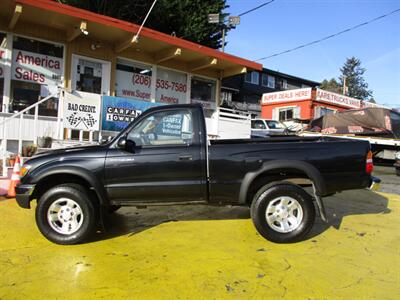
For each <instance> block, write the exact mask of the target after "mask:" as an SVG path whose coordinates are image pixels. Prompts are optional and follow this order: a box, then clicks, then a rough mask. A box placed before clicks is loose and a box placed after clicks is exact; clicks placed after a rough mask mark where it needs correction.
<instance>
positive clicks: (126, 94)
mask: <svg viewBox="0 0 400 300" xmlns="http://www.w3.org/2000/svg"><path fill="white" fill-rule="evenodd" d="M0 6H1V9H0V20H1V21H0V42H1V45H0V46H1V48H0V59H1V60H0V107H1V112H0V118H1V120H2V122H1V123H0V124H2V125H1V127H2V128H0V135H1V139H2V148H3V150H4V149H7V150H9V151H12V150H15V149H17V150H18V152H20V151H21V148H22V146H24V145H27V144H29V143H30V144H32V143H36V139H37V137H41V136H49V137H52V138H53V139H61V140H62V139H63V140H80V141H85V140H87V141H89V140H95V139H97V138H98V137H99V136H100V135H101V132H102V130H103V129H104V128H102V120H101V118H102V116H103V117H110V115H107V111H106V110H107V109H109V110H110V111H109V112H111V111H112V112H114V113H117V114H119V116H118V118H125V119H126V120H129V116H132V115H135V114H137V113H138V112H137V111H135V110H134V109H130V110H129V108H131V107H134V105H133V104H132V103H135V101H136V102H137V103H141V104H140V105H143V102H144V103H153V104H154V105H155V104H177V103H200V104H202V105H203V106H204V108H205V109H206V113H212V112H213V111H214V110H215V109H216V108H217V107H218V106H219V99H220V93H221V92H220V91H221V80H222V79H223V78H225V77H229V76H233V75H237V74H243V73H246V72H249V71H252V70H261V69H262V65H261V64H258V63H255V62H253V61H249V60H246V59H243V58H239V57H236V56H233V55H229V54H226V53H223V52H221V51H218V50H215V49H211V48H208V47H205V46H202V45H199V44H196V43H193V42H189V41H186V40H183V39H180V38H177V37H174V36H170V35H168V34H164V33H161V32H158V31H154V30H151V29H148V28H145V27H144V28H143V30H142V31H141V33H140V35H139V38H138V39H136V38H135V35H136V33H137V32H138V30H139V26H138V25H136V24H132V23H129V22H125V21H121V20H117V19H114V18H110V17H107V16H103V15H99V14H95V13H92V12H89V11H85V10H81V9H78V8H74V7H71V6H67V5H63V4H60V3H58V2H55V1H49V0H19V1H11V0H3V1H1V4H0ZM57 87H62V88H63V90H64V91H66V93H69V94H70V95H69V96H65V95H64V94H63V93H64V92H63V93H60V97H58V96H56V97H52V98H51V99H49V100H46V101H44V102H43V103H40V105H37V107H35V108H34V109H29V110H27V111H25V112H24V113H23V116H19V115H18V117H17V118H14V119H13V120H11V121H8V122H6V123H7V128H5V126H4V124H3V123H4V122H5V120H6V119H7V118H10V117H11V116H12V115H13V114H15V113H18V112H21V111H23V110H24V109H26V108H27V107H29V106H31V105H33V104H35V103H37V102H38V101H40V100H41V99H43V98H44V97H46V96H49V95H53V94H54V93H57ZM61 94H63V95H64V96H63V97H65V99H61V100H60V98H61ZM57 95H58V94H57ZM71 95H72V96H71ZM68 97H69V98H68ZM71 97H72V98H73V97H75V98H74V99H72V98H71ZM107 97H108V98H107ZM110 97H114V98H117V99H118V101H119V102H118V101H117V102H118V103H119V104H118V105H120V106H121V107H118V105H116V106H115V107H110V106H106V105H104V101H106V100H107V101H110V102H113V101H114V102H113V103H115V99H111V100H110V99H109V98H110ZM68 99H72V100H70V103H69V106H66V105H65V103H66V102H67V101H68ZM77 99H81V100H82V101H81V103H80V102H79V101H78V100H77ZM105 99H106V100H105ZM74 101H75V103H73V102H74ZM130 102H132V103H130ZM62 103H64V104H62ZM76 105H77V106H76ZM132 105H133V106H132ZM74 107H75V108H78V107H79V108H80V107H84V109H85V110H86V111H85V112H86V113H87V115H88V117H87V118H81V119H79V118H77V117H76V116H77V115H76V114H75V115H73V114H72V113H71V112H70V113H71V114H70V115H68V114H67V111H66V110H67V109H71V111H73V108H74ZM119 108H124V109H126V110H125V112H126V113H127V114H128V116H123V114H124V110H121V109H120V110H118V109H119ZM139 112H140V111H139ZM89 114H92V115H90V116H89ZM67 115H68V118H66V116H67ZM121 115H122V116H121ZM113 117H115V116H111V118H113ZM74 118H75V119H74ZM93 118H94V119H93ZM66 119H68V120H70V121H71V120H72V121H71V122H70V123H69V125H68V124H67V125H66V122H65V121H66ZM82 120H84V121H82ZM103 121H104V120H103ZM77 124H81V125H77ZM82 124H83V125H85V126H83V127H82ZM93 124H95V125H94V126H92V125H93ZM74 125H76V126H75V127H74ZM110 128H111V127H110ZM107 129H109V128H107ZM106 131H107V130H106ZM4 140H6V141H7V142H6V145H5V144H4Z"/></svg>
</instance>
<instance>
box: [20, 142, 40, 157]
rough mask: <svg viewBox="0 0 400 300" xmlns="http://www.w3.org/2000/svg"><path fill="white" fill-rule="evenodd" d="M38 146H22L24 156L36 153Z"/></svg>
mask: <svg viewBox="0 0 400 300" xmlns="http://www.w3.org/2000/svg"><path fill="white" fill-rule="evenodd" d="M36 150H37V147H36V145H33V144H32V145H27V146H24V147H22V156H23V157H31V156H33V155H34V154H35V153H36Z"/></svg>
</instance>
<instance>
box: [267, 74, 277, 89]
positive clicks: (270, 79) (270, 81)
mask: <svg viewBox="0 0 400 300" xmlns="http://www.w3.org/2000/svg"><path fill="white" fill-rule="evenodd" d="M267 77H268V84H267V86H268V87H269V88H271V89H274V88H275V77H274V76H271V75H267Z"/></svg>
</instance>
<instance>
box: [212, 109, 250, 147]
mask: <svg viewBox="0 0 400 300" xmlns="http://www.w3.org/2000/svg"><path fill="white" fill-rule="evenodd" d="M206 127H207V135H208V136H209V138H211V139H246V138H250V136H251V115H250V114H249V113H244V112H241V111H236V110H232V109H227V108H218V109H217V110H216V111H215V112H214V113H213V114H212V115H211V117H210V118H206Z"/></svg>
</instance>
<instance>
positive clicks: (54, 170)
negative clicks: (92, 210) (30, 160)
mask: <svg viewBox="0 0 400 300" xmlns="http://www.w3.org/2000/svg"><path fill="white" fill-rule="evenodd" d="M61 174H68V175H74V176H77V177H80V178H82V179H83V180H84V181H86V182H88V183H89V185H90V188H91V189H93V190H94V192H95V193H96V195H97V197H98V199H99V202H100V205H101V206H106V205H108V204H109V202H108V198H107V194H106V190H105V189H104V185H103V184H101V182H100V181H99V180H98V179H97V178H96V176H95V175H93V173H91V172H90V171H88V170H86V169H84V168H81V167H78V166H48V165H46V167H45V168H38V169H37V170H34V174H32V178H33V180H32V183H33V184H38V183H40V182H41V181H43V180H45V179H48V178H49V177H51V176H54V175H61Z"/></svg>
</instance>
